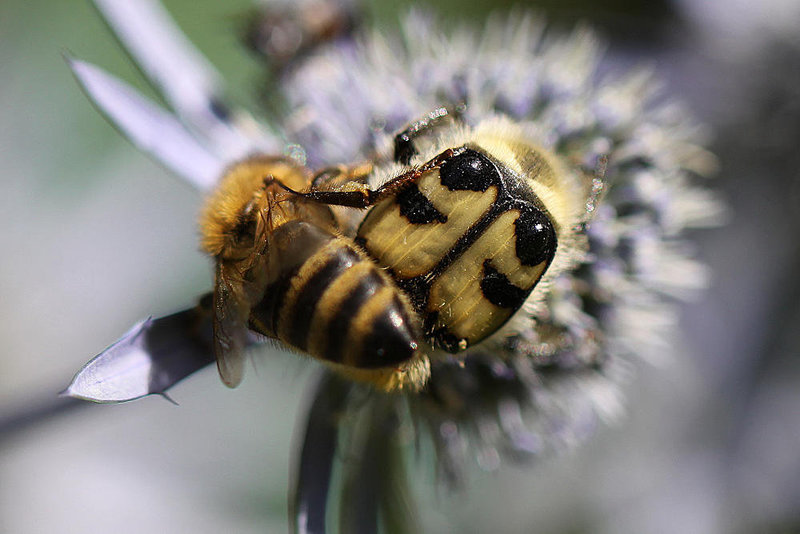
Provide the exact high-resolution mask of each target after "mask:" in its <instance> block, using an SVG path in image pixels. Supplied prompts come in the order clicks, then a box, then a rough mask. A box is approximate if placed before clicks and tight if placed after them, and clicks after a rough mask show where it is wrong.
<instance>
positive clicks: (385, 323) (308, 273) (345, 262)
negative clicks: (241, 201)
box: [250, 221, 417, 369]
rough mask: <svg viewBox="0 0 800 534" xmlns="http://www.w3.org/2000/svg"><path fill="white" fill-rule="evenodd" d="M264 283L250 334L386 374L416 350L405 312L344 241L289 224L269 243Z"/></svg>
mask: <svg viewBox="0 0 800 534" xmlns="http://www.w3.org/2000/svg"><path fill="white" fill-rule="evenodd" d="M267 257H268V262H267V263H268V269H269V271H270V272H269V275H268V278H269V283H268V285H267V288H266V290H265V293H264V298H263V300H262V301H261V302H260V303H259V304H258V305H256V306H255V307H254V308H253V309H252V310H251V312H250V327H251V328H252V329H253V330H255V331H257V332H259V333H262V334H264V335H266V336H269V337H272V338H275V339H279V340H281V341H283V342H284V343H286V344H287V345H289V346H291V347H294V348H296V349H299V350H301V351H303V352H305V353H308V354H310V355H311V356H314V357H315V358H319V359H322V360H326V361H329V362H332V363H337V364H342V365H345V366H349V367H356V368H363V369H378V368H383V367H392V366H395V365H397V364H399V363H402V362H405V361H407V360H410V359H411V358H413V357H414V355H415V353H416V350H417V341H416V340H417V336H416V329H415V325H414V323H413V322H412V321H413V319H412V318H413V317H414V315H413V312H412V311H411V307H410V305H409V303H408V301H407V299H406V298H405V297H404V295H403V294H402V293H401V292H400V290H399V289H398V288H397V286H396V285H395V284H394V282H393V281H392V279H391V278H389V277H388V276H387V275H386V274H385V273H383V271H381V270H380V269H379V268H378V266H377V265H376V264H375V263H374V262H373V261H372V260H370V259H369V258H368V257H367V256H366V255H365V254H364V253H363V252H362V251H361V250H360V249H358V248H357V247H356V246H355V244H354V243H353V242H352V241H350V240H349V239H346V238H343V237H339V236H336V235H334V234H331V233H329V232H328V231H326V230H324V229H321V228H319V227H317V226H314V225H313V224H309V223H307V222H303V221H293V222H290V223H287V224H285V225H283V226H281V227H280V228H278V229H277V230H276V231H275V232H274V233H273V234H272V235H271V236H270V238H269V245H268V250H267Z"/></svg>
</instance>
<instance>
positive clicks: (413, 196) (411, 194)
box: [395, 184, 447, 224]
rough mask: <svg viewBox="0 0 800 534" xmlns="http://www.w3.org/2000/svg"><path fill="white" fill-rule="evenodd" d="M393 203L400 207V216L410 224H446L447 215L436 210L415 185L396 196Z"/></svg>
mask: <svg viewBox="0 0 800 534" xmlns="http://www.w3.org/2000/svg"><path fill="white" fill-rule="evenodd" d="M395 201H396V202H397V204H398V205H399V206H400V215H402V216H403V217H405V218H406V219H408V222H410V223H411V224H430V223H432V222H434V221H436V222H440V223H445V222H447V215H444V214H443V213H442V212H440V211H439V210H437V209H436V206H434V205H433V203H431V201H430V200H428V198H427V197H426V196H425V195H423V194H422V193H421V192H420V190H419V188H418V187H417V184H411V185H410V186H408V187H407V188H405V189H403V190H402V191H401V192H400V193H398V194H397V196H396V197H395Z"/></svg>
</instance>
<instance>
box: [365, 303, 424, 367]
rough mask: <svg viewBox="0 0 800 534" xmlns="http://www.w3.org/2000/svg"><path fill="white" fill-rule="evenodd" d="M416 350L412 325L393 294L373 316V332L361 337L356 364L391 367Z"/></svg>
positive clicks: (408, 358)
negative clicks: (362, 342) (384, 305)
mask: <svg viewBox="0 0 800 534" xmlns="http://www.w3.org/2000/svg"><path fill="white" fill-rule="evenodd" d="M416 350H417V342H416V341H415V339H414V334H413V328H412V326H411V323H410V322H409V320H408V317H407V316H406V314H405V313H404V312H403V305H402V303H401V302H400V301H399V300H398V299H397V298H394V299H393V300H392V303H391V304H390V305H389V306H387V307H386V308H384V309H383V310H381V312H380V314H378V315H377V316H376V317H374V318H373V320H372V332H370V333H369V335H367V337H366V339H364V345H363V346H362V347H361V356H360V358H359V359H358V360H356V363H358V367H364V368H369V369H374V368H380V367H391V366H392V365H397V364H399V363H402V362H404V361H407V360H410V359H411V358H412V357H413V356H414V352H416Z"/></svg>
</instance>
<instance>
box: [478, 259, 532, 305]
mask: <svg viewBox="0 0 800 534" xmlns="http://www.w3.org/2000/svg"><path fill="white" fill-rule="evenodd" d="M481 292H482V293H483V296H484V297H486V300H488V301H489V302H491V303H492V304H494V305H495V306H499V307H501V308H507V309H510V310H517V309H519V307H520V306H522V303H523V302H525V299H526V298H527V297H528V294H529V293H530V292H531V290H530V289H525V288H521V287H517V286H515V285H514V284H512V283H511V280H509V279H508V277H507V276H506V275H504V274H503V273H501V272H500V271H498V270H497V269H495V268H494V267H492V264H491V260H486V261H484V262H483V278H482V279H481Z"/></svg>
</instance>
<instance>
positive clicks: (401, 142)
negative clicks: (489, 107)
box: [394, 105, 464, 165]
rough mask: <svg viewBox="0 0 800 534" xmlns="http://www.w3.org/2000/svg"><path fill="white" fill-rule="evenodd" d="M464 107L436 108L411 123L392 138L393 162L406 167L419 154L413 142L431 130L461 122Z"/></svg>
mask: <svg viewBox="0 0 800 534" xmlns="http://www.w3.org/2000/svg"><path fill="white" fill-rule="evenodd" d="M463 111H464V106H463V105H461V106H456V107H440V108H436V109H434V110H433V111H431V112H430V113H428V114H427V115H425V116H424V117H422V118H421V119H419V120H417V121H415V122H412V123H411V124H409V125H408V127H407V128H406V129H405V130H403V131H402V132H400V133H399V134H397V135H396V136H395V138H394V161H395V162H397V163H401V164H403V165H408V164H409V163H410V162H411V158H413V157H414V156H416V155H417V154H419V150H418V149H417V147H416V146H414V142H415V141H416V140H417V139H418V138H419V137H422V136H423V135H426V134H429V133H430V132H431V130H433V129H435V128H438V127H440V126H442V125H444V124H447V123H451V124H452V123H455V122H459V121H461V118H462V114H463Z"/></svg>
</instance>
